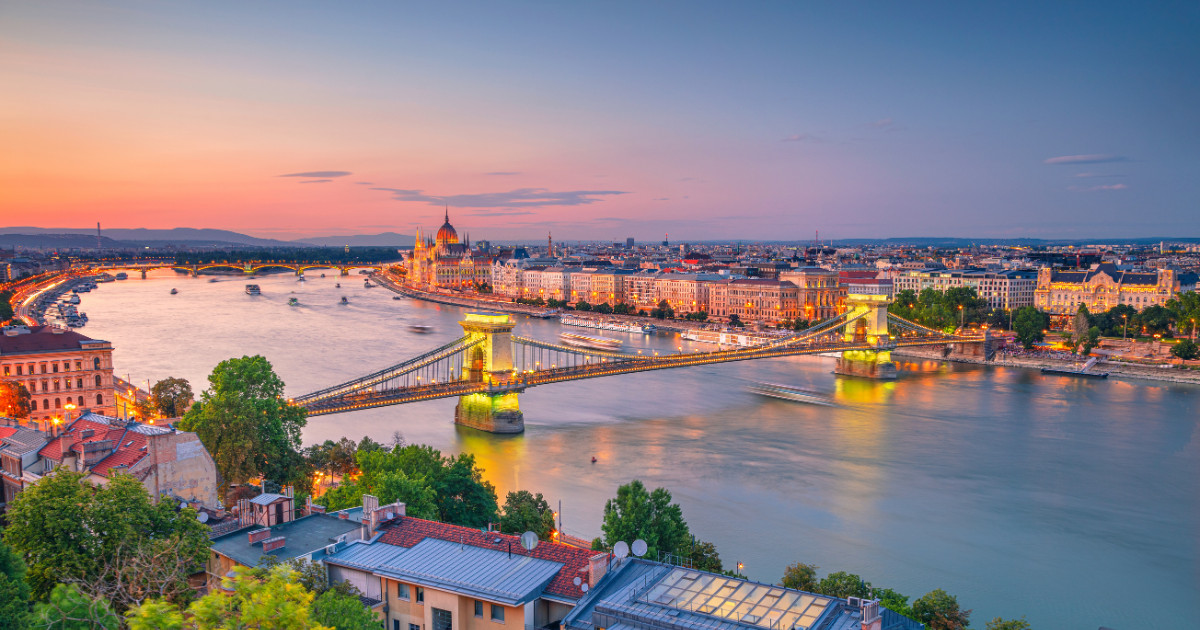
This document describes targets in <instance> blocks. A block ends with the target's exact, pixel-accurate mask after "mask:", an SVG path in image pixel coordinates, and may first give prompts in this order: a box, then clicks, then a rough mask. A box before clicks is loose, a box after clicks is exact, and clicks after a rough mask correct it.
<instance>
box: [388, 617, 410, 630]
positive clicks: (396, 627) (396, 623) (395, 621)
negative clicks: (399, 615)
mask: <svg viewBox="0 0 1200 630" xmlns="http://www.w3.org/2000/svg"><path fill="white" fill-rule="evenodd" d="M409 625H410V626H411V625H412V624H409ZM392 630H400V620H399V619H393V620H392Z"/></svg>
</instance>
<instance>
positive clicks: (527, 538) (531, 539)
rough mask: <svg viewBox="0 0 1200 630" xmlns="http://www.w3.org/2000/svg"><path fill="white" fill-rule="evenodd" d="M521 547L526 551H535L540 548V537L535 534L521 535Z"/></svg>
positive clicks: (526, 533)
mask: <svg viewBox="0 0 1200 630" xmlns="http://www.w3.org/2000/svg"><path fill="white" fill-rule="evenodd" d="M521 546H522V547H524V548H525V551H533V550H534V549H535V548H536V547H537V546H538V535H537V534H535V533H533V532H525V533H524V534H521Z"/></svg>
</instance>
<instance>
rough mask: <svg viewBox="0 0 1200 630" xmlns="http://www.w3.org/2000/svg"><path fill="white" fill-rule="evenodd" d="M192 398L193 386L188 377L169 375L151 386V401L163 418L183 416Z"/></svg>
mask: <svg viewBox="0 0 1200 630" xmlns="http://www.w3.org/2000/svg"><path fill="white" fill-rule="evenodd" d="M192 398H193V395H192V386H191V384H190V383H188V382H187V379H182V378H175V377H170V376H169V377H167V378H164V379H163V380H161V381H159V382H157V383H155V384H154V387H151V388H150V402H152V403H153V404H154V408H155V409H156V410H157V411H158V414H159V416H161V417H163V418H178V417H179V416H182V415H183V412H184V411H186V410H187V407H188V405H190V404H192Z"/></svg>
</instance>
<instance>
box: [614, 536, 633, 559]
mask: <svg viewBox="0 0 1200 630" xmlns="http://www.w3.org/2000/svg"><path fill="white" fill-rule="evenodd" d="M613 555H615V556H616V557H618V558H624V557H626V556H628V555H629V544H628V543H626V542H625V541H624V540H618V541H617V544H615V545H613Z"/></svg>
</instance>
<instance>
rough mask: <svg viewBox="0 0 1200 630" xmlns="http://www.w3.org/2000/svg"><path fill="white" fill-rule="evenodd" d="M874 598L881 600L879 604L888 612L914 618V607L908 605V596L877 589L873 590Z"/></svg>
mask: <svg viewBox="0 0 1200 630" xmlns="http://www.w3.org/2000/svg"><path fill="white" fill-rule="evenodd" d="M871 594H872V596H873V597H876V598H878V599H879V603H880V604H881V605H882V606H883V607H884V608H887V609H888V610H890V611H892V612H894V613H898V614H901V615H904V616H905V617H908V618H910V619H911V618H912V616H913V613H912V607H911V606H909V605H908V596H907V595H902V594H900V593H898V592H896V591H893V590H892V589H890V588H875V589H872V593H871Z"/></svg>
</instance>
